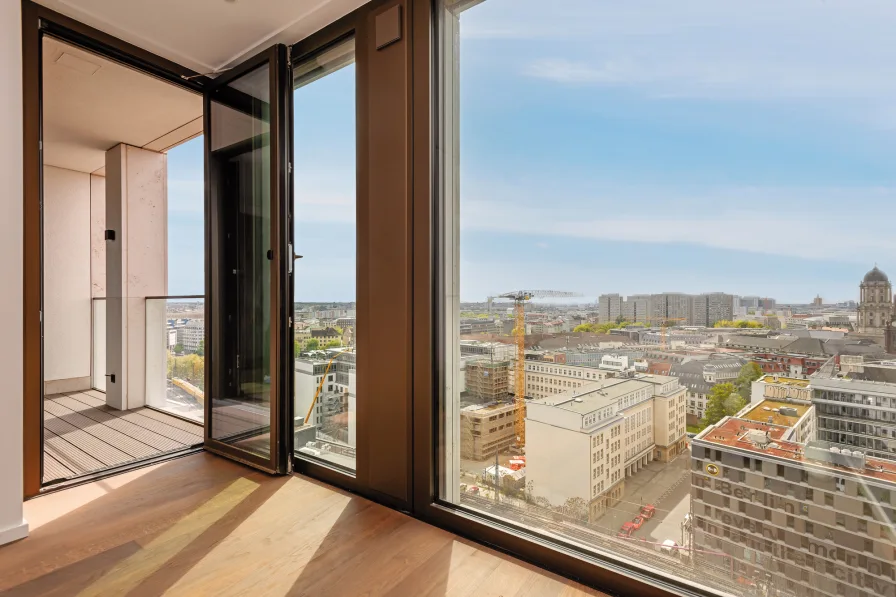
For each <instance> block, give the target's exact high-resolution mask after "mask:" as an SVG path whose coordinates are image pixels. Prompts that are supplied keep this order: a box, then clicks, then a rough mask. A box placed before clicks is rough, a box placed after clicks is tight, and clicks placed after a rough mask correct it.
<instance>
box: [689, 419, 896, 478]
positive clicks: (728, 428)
mask: <svg viewBox="0 0 896 597" xmlns="http://www.w3.org/2000/svg"><path fill="white" fill-rule="evenodd" d="M757 431H758V432H759V433H755V432H757ZM786 432H787V428H786V427H781V426H778V425H767V424H763V423H760V422H757V421H750V420H747V419H736V418H734V417H729V418H727V419H725V420H724V421H723V422H722V423H720V424H719V425H716V426H714V427H708V428H706V430H704V431H703V432H702V433H701V434H700V435H698V436H697V437H696V438H695V439H696V440H698V441H700V440H702V441H704V442H707V443H710V444H717V445H720V446H728V447H732V448H738V449H741V450H747V451H749V452H754V453H756V454H764V455H766V456H777V457H778V458H786V459H788V460H793V461H796V462H800V463H804V464H805V465H807V466H811V467H812V468H821V469H825V470H827V471H829V472H831V473H835V472H843V471H851V472H853V473H856V474H860V475H862V476H863V477H867V478H870V479H876V480H879V481H885V482H887V483H896V462H890V461H886V460H877V459H874V458H866V459H865V468H864V469H861V470H859V469H852V468H848V467H844V466H838V465H835V464H833V463H831V462H825V461H821V460H814V459H811V458H808V457H807V456H806V454H805V446H804V445H803V444H797V443H794V442H788V441H783V440H782V439H781V437H782V436H783V435H784V434H785V433H786ZM761 437H766V438H768V440H771V441H770V442H767V440H761V441H758V442H757V440H758V439H760V438H761Z"/></svg>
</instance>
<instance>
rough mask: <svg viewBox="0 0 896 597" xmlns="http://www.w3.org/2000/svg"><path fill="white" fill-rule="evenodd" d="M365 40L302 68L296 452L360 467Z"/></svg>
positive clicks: (298, 85) (297, 102) (298, 76)
mask: <svg viewBox="0 0 896 597" xmlns="http://www.w3.org/2000/svg"><path fill="white" fill-rule="evenodd" d="M354 61H355V42H354V39H349V40H347V41H344V42H342V43H339V44H337V45H336V46H334V47H330V48H329V49H326V50H325V51H323V52H320V53H318V54H315V55H314V56H312V57H311V58H309V59H307V60H303V61H301V62H299V63H298V64H297V65H296V67H295V74H294V86H295V92H294V95H293V102H294V106H295V107H294V113H293V114H294V119H295V120H294V124H295V133H294V134H295V164H296V166H295V205H294V222H295V245H296V248H295V251H296V252H297V253H299V254H301V255H302V258H301V259H300V260H298V261H296V270H295V276H294V281H295V282H294V285H295V287H294V296H295V309H294V311H295V313H294V320H295V324H294V326H295V339H294V344H295V355H296V358H295V417H296V422H295V425H296V427H295V444H294V445H295V449H296V452H297V454H299V455H300V456H302V457H304V458H312V459H316V458H320V459H324V460H326V461H327V462H328V463H330V464H335V465H337V466H338V467H341V468H344V469H347V470H354V469H355V450H356V446H357V442H356V431H355V425H356V407H355V404H356V403H355V400H356V396H355V392H356V384H355V378H356V375H355V359H356V352H355V334H356V325H355V320H356V310H355V309H356V302H355V301H356V293H355V282H356V278H357V274H356V271H357V265H356V250H355V246H356V237H357V231H356V228H357V227H356V192H355V146H356V143H355V137H356V131H355V64H354Z"/></svg>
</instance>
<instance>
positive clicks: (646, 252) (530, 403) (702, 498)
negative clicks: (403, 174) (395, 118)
mask: <svg viewBox="0 0 896 597" xmlns="http://www.w3.org/2000/svg"><path fill="white" fill-rule="evenodd" d="M438 17H439V22H440V25H441V28H440V36H439V41H440V47H439V52H440V57H439V62H438V74H439V86H438V87H437V88H438V89H439V91H440V94H441V95H440V97H439V98H437V100H438V102H437V105H438V106H439V117H440V131H439V141H440V143H439V145H438V147H437V149H438V151H439V152H440V157H441V160H440V163H439V174H440V176H439V185H438V194H439V196H440V204H439V209H440V211H439V223H440V225H441V226H442V230H441V232H442V235H443V238H444V239H445V240H444V243H443V244H442V246H441V247H439V249H440V252H441V256H440V266H441V270H442V273H441V275H442V276H443V280H441V281H440V283H441V285H442V287H443V288H444V289H445V292H444V293H443V294H441V295H440V296H439V297H438V298H439V301H440V302H441V304H442V306H443V311H444V321H442V322H440V323H441V324H442V325H443V326H444V327H443V330H442V331H443V339H444V346H443V351H444V355H445V357H444V361H443V362H442V363H439V365H438V370H439V371H440V372H444V377H443V379H442V382H443V383H442V385H441V388H440V389H441V392H442V394H443V401H442V403H441V405H440V407H441V411H440V413H439V414H440V416H439V420H440V421H441V426H440V445H439V451H438V454H439V455H440V461H439V463H438V467H439V470H440V472H441V477H440V479H439V495H440V497H441V498H442V500H444V501H445V502H448V503H451V504H454V505H455V506H458V507H460V508H462V509H467V510H470V511H474V512H477V513H480V514H485V515H486V516H488V517H491V518H493V519H495V520H500V521H502V522H503V523H505V524H506V525H509V526H511V527H517V528H519V529H521V530H525V531H527V532H529V533H534V534H536V535H538V536H540V537H546V538H549V539H550V540H552V541H555V542H558V543H563V544H564V545H566V546H572V547H573V548H574V549H577V550H580V551H581V552H582V553H585V554H593V555H596V556H599V557H603V558H609V559H612V560H614V561H616V562H621V563H622V564H623V565H624V566H626V567H628V568H629V569H630V570H639V571H645V570H646V571H649V573H650V574H656V575H660V576H664V577H673V578H676V579H677V580H676V582H680V583H681V586H689V587H691V588H693V589H696V590H698V591H706V592H715V593H716V594H718V593H723V594H733V595H801V596H812V597H815V596H818V597H821V596H828V595H830V596H835V595H857V596H863V597H864V596H870V595H879V594H893V592H894V590H896V585H894V580H896V577H894V574H896V569H894V566H893V553H894V551H893V550H894V548H896V543H894V539H893V537H894V534H893V520H894V519H896V510H894V505H896V502H894V501H893V500H894V498H893V497H892V496H896V462H894V459H893V456H892V451H888V450H887V449H883V448H882V447H883V446H884V443H883V442H880V443H876V444H874V446H876V448H875V449H871V446H872V443H870V442H868V441H866V438H864V437H862V435H863V434H861V433H858V432H854V433H839V434H830V435H829V436H827V437H826V438H822V437H818V438H817V439H816V434H815V433H814V431H813V430H814V429H815V428H816V426H817V425H816V408H817V407H816V398H817V396H816V395H815V394H814V392H815V390H814V388H816V387H822V386H830V387H832V388H833V387H849V386H850V385H851V384H852V387H855V385H856V384H857V383H858V382H859V380H861V381H862V383H863V384H867V385H863V386H862V387H863V388H864V389H863V390H862V392H865V393H870V392H871V388H872V387H874V388H877V389H878V390H882V389H883V387H884V385H885V386H886V387H887V388H888V389H887V391H891V390H892V389H894V388H896V374H894V373H893V369H892V365H891V361H889V360H888V356H887V350H888V348H889V347H890V346H891V339H890V337H891V335H892V328H891V325H890V323H889V322H890V321H892V320H893V316H894V313H896V311H894V305H893V299H892V292H891V282H890V280H889V278H888V277H887V275H886V274H885V273H884V271H888V272H890V273H892V271H896V262H894V261H893V258H892V251H891V247H890V244H891V243H890V240H889V238H890V236H891V234H890V231H889V226H890V221H891V220H892V218H893V216H894V215H896V207H894V205H896V204H894V199H896V191H894V189H896V168H894V167H893V164H892V159H891V156H892V153H893V150H894V148H896V136H894V127H893V123H894V119H893V115H894V112H893V102H894V99H896V85H894V84H893V82H892V73H893V72H894V68H896V53H894V47H896V46H894V45H893V44H892V43H891V41H890V40H891V37H892V35H891V31H892V29H893V27H894V26H896V8H894V6H893V5H889V4H882V3H878V2H872V1H867V2H865V1H859V2H839V1H831V2H815V1H808V0H806V1H803V0H793V1H786V2H758V3H757V2H751V3H730V2H726V3H718V2H697V3H693V2H691V3H687V2H677V3H676V2H635V3H631V2H630V3H620V2H609V1H597V0H584V1H580V0H561V1H558V2H552V3H544V2H535V1H528V0H485V1H484V2H463V1H461V2H447V1H445V2H442V3H441V8H440V13H439V15H438ZM891 270H892V271H891ZM866 272H867V273H866ZM860 296H861V297H862V298H861V299H860ZM780 355H787V356H786V362H787V363H788V365H787V366H786V368H784V367H780V368H777V367H778V365H777V364H776V363H777V360H778V359H780V358H781V357H780ZM819 362H820V363H826V364H825V365H824V366H823V367H819V366H818V365H817V363H819ZM812 363H816V364H815V365H813V364H812ZM767 369H769V370H773V371H777V372H778V373H777V374H776V375H772V374H769V375H764V374H763V371H764V370H767ZM847 378H848V381H847ZM876 384H884V385H876ZM856 391H858V390H856ZM687 395H691V396H700V400H699V401H697V400H693V399H692V400H689V401H686V396H687ZM863 412H864V413H865V414H861V415H859V414H855V415H854V417H858V418H860V419H861V418H862V417H865V418H867V417H869V416H872V418H873V415H868V414H867V413H868V412H869V411H867V410H866V411H863ZM832 438H834V439H832ZM823 439H827V440H828V441H820V440H823Z"/></svg>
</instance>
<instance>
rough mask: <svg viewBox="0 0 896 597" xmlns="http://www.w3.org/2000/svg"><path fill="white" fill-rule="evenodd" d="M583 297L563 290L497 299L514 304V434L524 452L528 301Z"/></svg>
mask: <svg viewBox="0 0 896 597" xmlns="http://www.w3.org/2000/svg"><path fill="white" fill-rule="evenodd" d="M576 296H582V295H581V294H579V293H577V292H564V291H562V290H512V291H510V292H505V293H504V294H499V295H496V296H494V297H491V298H493V299H495V298H503V299H509V300H512V301H513V302H514V305H513V313H514V319H515V320H516V322H515V325H514V328H513V335H514V336H515V337H516V364H515V367H514V374H513V386H514V402H515V403H516V408H515V409H514V413H515V418H514V432H515V433H516V441H517V447H518V448H519V450H520V451H521V452H522V450H523V448H524V447H525V445H526V301H529V300H531V299H534V298H571V297H576Z"/></svg>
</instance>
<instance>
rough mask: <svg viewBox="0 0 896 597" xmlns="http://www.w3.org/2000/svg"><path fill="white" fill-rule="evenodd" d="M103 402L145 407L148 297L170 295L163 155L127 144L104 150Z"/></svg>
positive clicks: (164, 163) (165, 176)
mask: <svg viewBox="0 0 896 597" xmlns="http://www.w3.org/2000/svg"><path fill="white" fill-rule="evenodd" d="M106 228H107V229H109V230H114V231H115V239H114V240H109V241H106V303H107V305H106V374H107V375H114V376H115V381H114V382H113V381H112V378H111V377H109V378H107V380H106V404H108V405H109V406H111V407H113V408H118V409H121V410H128V409H132V408H138V407H141V406H143V405H144V404H145V403H146V297H148V296H165V295H167V294H168V172H167V156H166V155H165V154H163V153H157V152H155V151H148V150H146V149H140V148H138V147H131V146H129V145H124V144H120V145H116V146H115V147H113V148H112V149H110V150H109V151H107V152H106Z"/></svg>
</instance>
